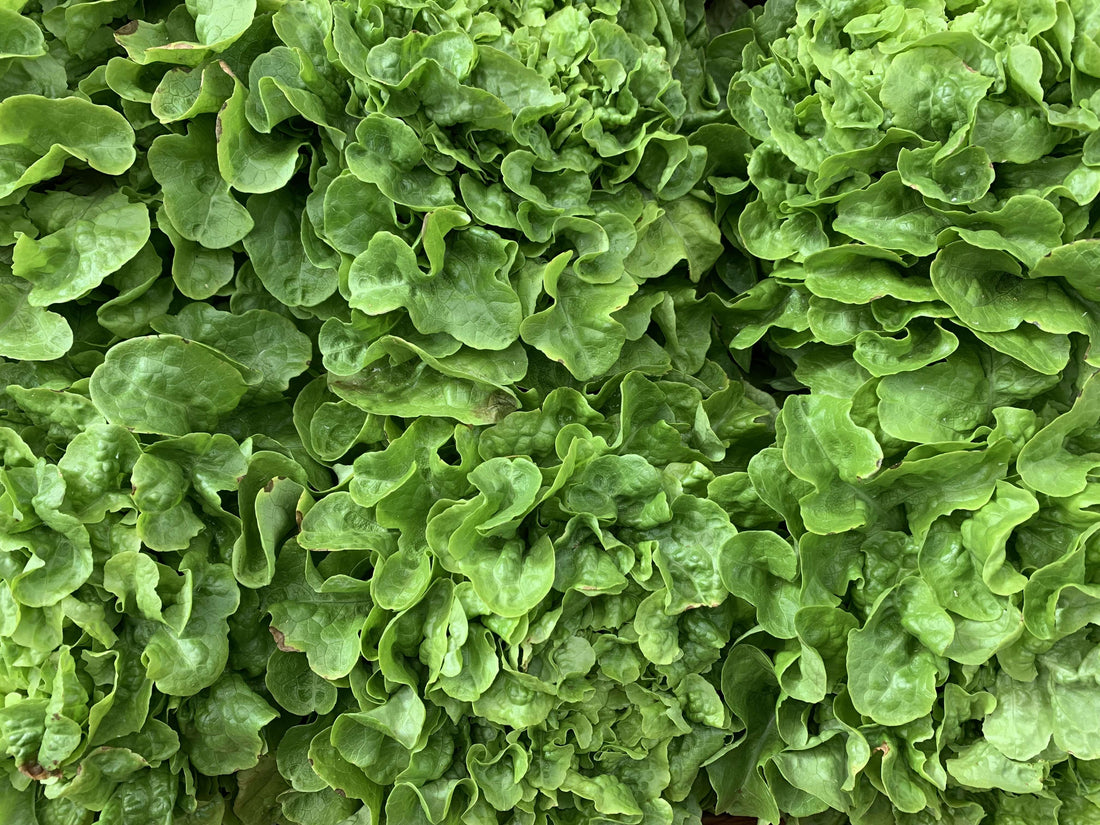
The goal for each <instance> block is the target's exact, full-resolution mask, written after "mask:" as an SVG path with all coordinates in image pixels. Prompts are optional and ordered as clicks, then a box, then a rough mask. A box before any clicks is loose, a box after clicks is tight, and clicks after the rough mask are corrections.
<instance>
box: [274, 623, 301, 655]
mask: <svg viewBox="0 0 1100 825" xmlns="http://www.w3.org/2000/svg"><path fill="white" fill-rule="evenodd" d="M268 630H270V631H271V636H272V638H274V639H275V647H277V648H279V650H281V651H283V653H301V652H302V651H300V650H299V649H298V648H296V647H291V646H290V645H288V644H287V643H286V636H284V635H283V631H281V630H279V628H277V627H269V628H268Z"/></svg>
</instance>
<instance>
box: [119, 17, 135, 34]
mask: <svg viewBox="0 0 1100 825" xmlns="http://www.w3.org/2000/svg"><path fill="white" fill-rule="evenodd" d="M137 30H138V21H137V20H131V21H130V22H129V23H127V24H126V25H125V26H123V27H122V28H120V29H119V30H118V31H116V32H115V34H116V35H119V36H121V37H126V36H127V35H131V34H133V33H134V32H136V31H137Z"/></svg>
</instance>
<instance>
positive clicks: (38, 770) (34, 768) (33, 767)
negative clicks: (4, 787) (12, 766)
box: [19, 761, 61, 782]
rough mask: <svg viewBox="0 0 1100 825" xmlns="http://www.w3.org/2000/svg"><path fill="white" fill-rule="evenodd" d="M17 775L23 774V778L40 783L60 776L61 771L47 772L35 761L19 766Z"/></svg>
mask: <svg viewBox="0 0 1100 825" xmlns="http://www.w3.org/2000/svg"><path fill="white" fill-rule="evenodd" d="M19 773H21V774H23V776H25V777H27V778H28V779H33V780H34V781H35V782H42V781H44V780H46V779H52V778H53V777H55V776H61V771H57V770H54V771H51V770H47V769H46V768H43V767H42V766H41V765H39V764H38V762H37V761H35V762H28V763H26V764H25V765H20V766H19Z"/></svg>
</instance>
